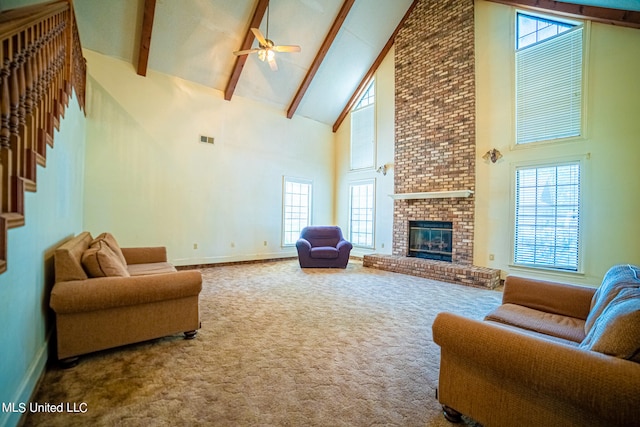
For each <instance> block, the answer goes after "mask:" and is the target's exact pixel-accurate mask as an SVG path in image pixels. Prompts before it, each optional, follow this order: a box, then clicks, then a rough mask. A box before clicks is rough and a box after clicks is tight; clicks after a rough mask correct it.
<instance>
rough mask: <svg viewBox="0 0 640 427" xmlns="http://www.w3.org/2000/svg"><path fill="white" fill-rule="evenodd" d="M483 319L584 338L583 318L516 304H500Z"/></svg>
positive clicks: (544, 332)
mask: <svg viewBox="0 0 640 427" xmlns="http://www.w3.org/2000/svg"><path fill="white" fill-rule="evenodd" d="M484 320H488V321H493V322H499V323H503V324H505V325H512V326H517V327H518V328H522V329H528V330H530V331H535V332H539V333H541V334H545V335H550V336H552V337H558V338H562V339H565V340H569V341H573V342H575V343H579V342H581V341H582V340H583V339H584V336H585V334H584V320H582V319H577V318H575V317H569V316H563V315H561V314H555V313H547V312H544V311H540V310H534V309H533V308H529V307H525V306H522V305H516V304H509V303H507V304H502V305H501V306H499V307H497V308H496V309H495V310H493V311H492V312H491V313H489V314H488V315H487V316H486V317H485V319H484Z"/></svg>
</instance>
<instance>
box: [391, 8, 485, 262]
mask: <svg viewBox="0 0 640 427" xmlns="http://www.w3.org/2000/svg"><path fill="white" fill-rule="evenodd" d="M395 63H396V65H395V74H396V77H395V79H396V94H395V104H396V105H395V158H394V173H395V183H394V189H395V193H396V194H398V193H416V192H432V191H448V190H472V191H474V190H475V151H476V150H475V138H476V135H475V125H476V123H475V70H474V11H473V0H448V1H437V0H418V4H417V5H416V7H415V9H414V10H413V12H412V14H411V16H410V17H409V18H408V19H407V21H406V22H405V25H404V27H403V28H402V30H401V31H400V32H399V33H398V36H397V38H396V42H395ZM411 220H430V221H452V222H453V233H454V237H453V238H454V240H455V242H454V244H453V255H452V258H453V259H452V261H453V262H454V263H457V264H463V265H471V264H472V263H473V232H474V196H471V197H469V198H446V199H424V200H396V201H395V202H394V222H393V254H394V255H406V254H407V243H408V232H409V230H408V228H409V225H408V222H409V221H411Z"/></svg>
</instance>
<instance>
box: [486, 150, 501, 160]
mask: <svg viewBox="0 0 640 427" xmlns="http://www.w3.org/2000/svg"><path fill="white" fill-rule="evenodd" d="M501 157H502V153H500V152H499V151H498V150H496V149H495V148H492V149H491V150H489V151H487V152H486V153H485V154H484V156H482V158H483V159H485V160H491V163H495V162H497V161H498V160H499V159H500V158H501Z"/></svg>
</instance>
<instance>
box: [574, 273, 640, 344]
mask: <svg viewBox="0 0 640 427" xmlns="http://www.w3.org/2000/svg"><path fill="white" fill-rule="evenodd" d="M638 277H640V267H637V266H633V265H630V264H621V265H615V266H613V267H611V268H610V269H609V271H607V274H605V275H604V278H603V279H602V284H601V285H600V287H599V288H598V290H597V291H596V293H595V294H594V295H593V298H592V299H591V310H590V311H589V315H588V316H587V321H586V322H585V325H584V327H585V329H584V332H585V334H587V335H588V334H589V332H590V330H591V328H592V327H593V325H594V323H595V322H596V319H597V318H598V317H599V316H600V315H601V314H602V312H603V311H604V310H605V308H606V307H607V306H608V305H609V303H610V302H611V301H613V299H614V298H615V297H616V296H617V295H618V293H620V291H622V290H623V289H626V288H640V279H639V278H638Z"/></svg>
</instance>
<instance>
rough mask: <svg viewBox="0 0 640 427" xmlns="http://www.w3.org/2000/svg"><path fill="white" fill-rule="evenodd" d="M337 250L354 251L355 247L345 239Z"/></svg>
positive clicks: (340, 242) (339, 243)
mask: <svg viewBox="0 0 640 427" xmlns="http://www.w3.org/2000/svg"><path fill="white" fill-rule="evenodd" d="M336 249H338V251H350V250H351V249H353V245H352V244H351V242H349V241H347V240H344V239H343V240H340V241H339V242H338V245H337V246H336Z"/></svg>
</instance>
